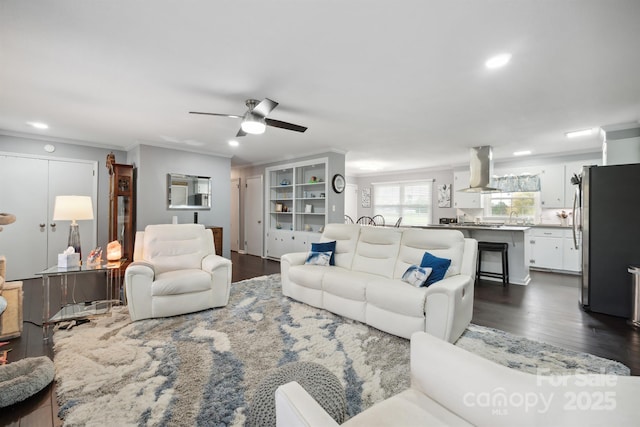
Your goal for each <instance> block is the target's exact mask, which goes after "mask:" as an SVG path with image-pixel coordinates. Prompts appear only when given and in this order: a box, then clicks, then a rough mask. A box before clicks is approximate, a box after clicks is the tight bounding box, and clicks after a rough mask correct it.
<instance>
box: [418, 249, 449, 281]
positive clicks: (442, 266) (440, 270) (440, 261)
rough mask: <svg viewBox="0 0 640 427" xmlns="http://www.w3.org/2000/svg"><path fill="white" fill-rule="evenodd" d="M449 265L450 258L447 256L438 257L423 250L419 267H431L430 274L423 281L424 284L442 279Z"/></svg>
mask: <svg viewBox="0 0 640 427" xmlns="http://www.w3.org/2000/svg"><path fill="white" fill-rule="evenodd" d="M450 265H451V260H450V259H447V258H439V257H437V256H435V255H433V254H430V253H429V252H425V253H424V255H423V256H422V262H421V263H420V267H427V268H431V274H430V275H429V277H428V278H427V280H426V282H425V286H429V285H432V284H434V283H436V282H438V281H440V280H442V279H444V276H445V274H447V269H448V268H449V266H450Z"/></svg>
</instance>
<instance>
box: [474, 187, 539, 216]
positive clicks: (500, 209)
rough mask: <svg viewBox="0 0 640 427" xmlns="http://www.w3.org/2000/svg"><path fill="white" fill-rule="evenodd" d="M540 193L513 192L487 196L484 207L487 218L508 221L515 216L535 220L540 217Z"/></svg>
mask: <svg viewBox="0 0 640 427" xmlns="http://www.w3.org/2000/svg"><path fill="white" fill-rule="evenodd" d="M539 194H540V193H538V192H513V193H490V194H487V195H486V197H487V199H488V200H487V199H485V202H487V203H485V204H484V206H485V208H484V216H485V217H497V218H505V219H508V218H509V217H511V213H512V212H513V216H517V217H519V218H526V217H530V218H535V217H537V216H538V207H539V206H540V202H539V199H540V196H539Z"/></svg>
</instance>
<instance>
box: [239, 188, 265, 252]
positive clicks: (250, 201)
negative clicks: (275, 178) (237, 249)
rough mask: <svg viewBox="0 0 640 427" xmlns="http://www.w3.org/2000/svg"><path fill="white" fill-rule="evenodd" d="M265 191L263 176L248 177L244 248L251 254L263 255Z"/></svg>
mask: <svg viewBox="0 0 640 427" xmlns="http://www.w3.org/2000/svg"><path fill="white" fill-rule="evenodd" d="M263 191H264V187H263V185H262V176H253V177H250V178H247V184H246V191H245V193H244V249H245V251H246V253H248V254H249V255H257V256H262V247H263V244H262V240H263V238H262V236H263V213H264V207H263Z"/></svg>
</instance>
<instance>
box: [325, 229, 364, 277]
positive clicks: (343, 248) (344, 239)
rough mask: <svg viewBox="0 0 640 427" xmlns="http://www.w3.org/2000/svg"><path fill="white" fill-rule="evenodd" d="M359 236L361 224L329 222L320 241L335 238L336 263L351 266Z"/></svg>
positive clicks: (345, 266) (346, 266) (339, 265)
mask: <svg viewBox="0 0 640 427" xmlns="http://www.w3.org/2000/svg"><path fill="white" fill-rule="evenodd" d="M359 236H360V226H359V225H357V224H327V225H326V226H325V227H324V231H323V232H322V237H321V238H320V242H330V241H332V240H335V242H336V250H335V252H334V258H335V265H337V266H338V267H343V268H351V264H352V263H353V256H354V254H355V252H356V245H357V243H358V237H359Z"/></svg>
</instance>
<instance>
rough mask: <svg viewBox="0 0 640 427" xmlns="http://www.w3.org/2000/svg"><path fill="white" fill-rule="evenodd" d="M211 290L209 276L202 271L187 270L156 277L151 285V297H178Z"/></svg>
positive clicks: (169, 272)
mask: <svg viewBox="0 0 640 427" xmlns="http://www.w3.org/2000/svg"><path fill="white" fill-rule="evenodd" d="M210 289H211V275H210V274H209V273H207V272H206V271H204V270H199V269H189V270H175V271H168V272H166V273H161V274H158V275H156V279H155V280H154V281H153V284H152V285H151V295H152V296H160V295H179V294H188V293H192V292H202V291H208V290H210Z"/></svg>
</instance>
